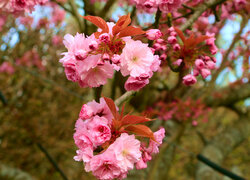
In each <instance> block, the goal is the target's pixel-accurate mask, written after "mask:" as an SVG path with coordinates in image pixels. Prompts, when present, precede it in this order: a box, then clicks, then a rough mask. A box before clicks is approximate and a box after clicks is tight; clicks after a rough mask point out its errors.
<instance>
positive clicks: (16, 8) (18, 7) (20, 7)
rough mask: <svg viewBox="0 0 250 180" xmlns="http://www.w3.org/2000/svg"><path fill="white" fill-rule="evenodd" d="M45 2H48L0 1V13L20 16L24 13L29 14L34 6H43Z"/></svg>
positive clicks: (34, 0) (44, 0) (36, 0)
mask: <svg viewBox="0 0 250 180" xmlns="http://www.w3.org/2000/svg"><path fill="white" fill-rule="evenodd" d="M46 2H48V0H2V1H1V2H0V9H1V10H0V12H1V11H2V12H5V13H11V14H15V15H20V14H23V13H24V12H31V11H33V10H34V7H35V6H36V5H38V4H40V5H43V4H45V3H46Z"/></svg>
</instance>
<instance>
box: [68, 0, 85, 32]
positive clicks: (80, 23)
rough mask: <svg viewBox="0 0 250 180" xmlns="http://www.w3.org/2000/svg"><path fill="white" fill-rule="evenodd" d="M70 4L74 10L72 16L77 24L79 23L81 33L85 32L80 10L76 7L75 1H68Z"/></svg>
mask: <svg viewBox="0 0 250 180" xmlns="http://www.w3.org/2000/svg"><path fill="white" fill-rule="evenodd" d="M68 2H69V5H70V7H71V9H72V13H71V14H72V16H73V17H74V18H75V20H76V22H77V23H78V26H79V28H80V31H81V32H84V28H83V22H82V21H81V17H80V16H79V13H78V9H77V7H76V4H75V2H74V0H68Z"/></svg>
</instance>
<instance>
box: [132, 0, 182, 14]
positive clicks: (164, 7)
mask: <svg viewBox="0 0 250 180" xmlns="http://www.w3.org/2000/svg"><path fill="white" fill-rule="evenodd" d="M129 3H130V4H133V5H136V7H137V8H138V9H140V10H143V11H145V12H147V13H154V12H156V11H157V8H159V9H160V10H161V11H162V12H163V13H169V12H174V11H176V10H177V9H178V8H179V7H180V6H181V4H182V3H183V0H129Z"/></svg>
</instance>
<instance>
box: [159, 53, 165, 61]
mask: <svg viewBox="0 0 250 180" xmlns="http://www.w3.org/2000/svg"><path fill="white" fill-rule="evenodd" d="M159 59H160V60H161V61H165V60H166V59H167V55H166V54H162V55H161V56H160V58H159Z"/></svg>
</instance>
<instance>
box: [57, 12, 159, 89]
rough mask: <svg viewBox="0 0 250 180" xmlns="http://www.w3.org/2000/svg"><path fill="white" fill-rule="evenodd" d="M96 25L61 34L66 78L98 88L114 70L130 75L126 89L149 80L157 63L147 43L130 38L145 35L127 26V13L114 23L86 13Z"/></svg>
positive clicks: (142, 84) (110, 76)
mask: <svg viewBox="0 0 250 180" xmlns="http://www.w3.org/2000/svg"><path fill="white" fill-rule="evenodd" d="M84 18H85V19H87V20H89V21H91V22H92V23H94V24H95V25H97V26H98V27H99V29H98V32H96V33H94V34H92V35H91V36H88V37H85V35H84V34H78V33H77V34H76V35H75V36H72V35H70V34H67V35H66V36H65V37H64V45H65V46H66V48H67V50H68V51H67V52H65V53H63V55H64V57H63V58H61V59H60V62H61V63H62V64H63V67H64V68H65V74H66V76H67V79H68V80H70V81H73V82H78V83H79V85H80V86H81V87H99V86H101V85H104V84H106V83H107V79H108V78H112V77H113V73H114V70H115V71H120V72H121V74H122V75H123V76H129V77H128V79H127V81H126V83H125V89H126V90H127V91H130V90H139V89H141V88H142V87H144V86H145V85H146V84H148V83H149V79H150V78H151V77H152V75H153V72H156V71H157V70H158V68H159V65H160V62H161V61H160V60H159V57H158V56H157V55H154V54H153V52H152V50H151V49H150V48H149V47H148V44H146V43H142V42H141V41H139V40H133V39H132V38H131V36H134V35H141V34H145V33H146V32H145V31H142V30H141V29H140V28H137V27H133V26H128V25H129V24H130V22H131V19H130V16H129V15H125V16H122V17H121V18H120V19H119V20H118V22H117V23H116V24H114V23H112V22H110V23H106V22H105V21H104V20H103V19H101V18H100V17H96V16H85V17H84Z"/></svg>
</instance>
